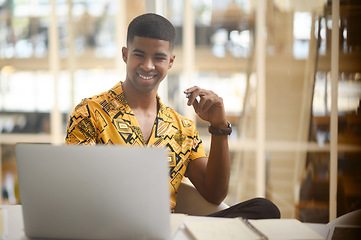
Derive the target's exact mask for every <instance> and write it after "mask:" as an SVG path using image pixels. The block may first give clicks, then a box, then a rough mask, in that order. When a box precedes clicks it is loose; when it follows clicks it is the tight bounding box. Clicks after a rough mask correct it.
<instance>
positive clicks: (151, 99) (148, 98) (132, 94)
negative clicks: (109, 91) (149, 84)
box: [122, 81, 158, 111]
mask: <svg viewBox="0 0 361 240" xmlns="http://www.w3.org/2000/svg"><path fill="white" fill-rule="evenodd" d="M122 88H123V93H124V96H125V99H126V100H127V103H128V105H129V107H130V108H131V109H132V110H133V111H134V110H138V111H154V109H157V108H158V103H157V93H156V92H147V93H140V92H139V91H137V90H136V89H135V88H134V87H133V86H132V85H131V83H130V82H128V81H124V82H123V85H122Z"/></svg>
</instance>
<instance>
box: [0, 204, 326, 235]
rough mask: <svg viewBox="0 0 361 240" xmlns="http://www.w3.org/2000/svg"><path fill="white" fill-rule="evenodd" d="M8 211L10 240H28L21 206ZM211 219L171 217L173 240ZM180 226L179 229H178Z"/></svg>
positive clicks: (316, 228)
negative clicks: (186, 224)
mask: <svg viewBox="0 0 361 240" xmlns="http://www.w3.org/2000/svg"><path fill="white" fill-rule="evenodd" d="M0 207H1V208H3V209H6V212H7V234H8V238H7V239H9V240H28V238H27V237H26V236H25V233H24V224H23V215H22V207H21V205H3V206H0ZM209 219H210V218H209V217H195V216H180V215H179V214H172V215H171V222H172V223H171V225H172V228H173V231H174V232H175V233H174V236H173V240H188V239H192V237H191V236H189V234H188V232H187V231H185V230H184V224H182V220H183V222H185V221H195V220H196V221H204V220H209ZM306 225H307V226H309V227H310V228H312V229H313V230H314V231H316V232H318V233H319V234H320V235H321V236H323V237H324V238H325V239H326V238H327V234H328V231H329V229H328V227H327V225H325V224H306ZM177 226H178V227H177ZM5 227H6V226H5Z"/></svg>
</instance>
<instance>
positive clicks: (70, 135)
mask: <svg viewBox="0 0 361 240" xmlns="http://www.w3.org/2000/svg"><path fill="white" fill-rule="evenodd" d="M96 139H97V132H96V128H95V127H94V123H93V122H92V118H91V114H90V110H89V106H88V103H87V101H86V100H83V101H82V102H81V103H80V104H79V105H78V106H76V107H75V109H74V111H73V113H72V114H71V116H70V118H69V122H68V126H67V130H66V138H65V143H66V144H82V145H94V144H96Z"/></svg>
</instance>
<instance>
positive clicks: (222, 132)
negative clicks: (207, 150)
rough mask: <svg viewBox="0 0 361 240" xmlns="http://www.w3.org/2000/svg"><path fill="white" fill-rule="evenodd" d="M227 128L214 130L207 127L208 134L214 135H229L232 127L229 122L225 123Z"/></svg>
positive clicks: (214, 128)
mask: <svg viewBox="0 0 361 240" xmlns="http://www.w3.org/2000/svg"><path fill="white" fill-rule="evenodd" d="M227 124H228V126H227V127H226V128H216V127H213V126H212V125H209V127H208V132H209V133H211V134H214V135H231V133H232V126H231V123H230V122H229V121H227Z"/></svg>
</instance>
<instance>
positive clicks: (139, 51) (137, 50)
mask: <svg viewBox="0 0 361 240" xmlns="http://www.w3.org/2000/svg"><path fill="white" fill-rule="evenodd" d="M133 52H138V53H142V54H145V52H144V51H142V50H139V49H134V50H133Z"/></svg>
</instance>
